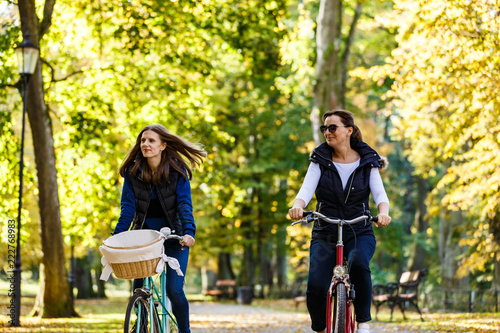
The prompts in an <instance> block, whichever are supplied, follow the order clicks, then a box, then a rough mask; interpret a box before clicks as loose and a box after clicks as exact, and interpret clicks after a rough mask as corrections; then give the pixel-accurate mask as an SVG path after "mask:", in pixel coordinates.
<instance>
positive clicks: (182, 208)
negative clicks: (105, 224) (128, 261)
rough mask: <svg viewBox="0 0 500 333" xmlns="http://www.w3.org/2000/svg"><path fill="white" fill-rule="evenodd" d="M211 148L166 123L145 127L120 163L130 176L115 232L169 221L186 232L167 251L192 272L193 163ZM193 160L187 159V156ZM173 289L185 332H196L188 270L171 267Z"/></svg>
mask: <svg viewBox="0 0 500 333" xmlns="http://www.w3.org/2000/svg"><path fill="white" fill-rule="evenodd" d="M206 156H207V154H206V152H205V151H204V150H203V149H202V148H201V147H199V146H197V145H195V144H193V143H190V142H188V141H186V140H184V139H182V138H181V137H179V136H177V135H174V134H172V133H170V132H169V131H168V130H167V129H166V128H165V127H164V126H162V125H149V126H146V127H145V128H143V129H142V131H141V132H140V133H139V136H138V137H137V140H136V142H135V145H134V147H133V148H132V149H131V150H130V151H129V152H128V153H127V156H126V157H125V160H124V161H123V163H122V165H121V167H120V175H121V176H122V177H124V178H125V182H124V184H123V191H122V197H121V214H120V218H119V219H118V223H117V225H116V227H115V234H117V233H120V232H123V231H127V230H128V229H129V228H130V226H131V225H132V229H134V230H135V229H153V230H158V231H159V230H160V229H161V228H163V227H169V228H170V229H171V230H172V232H173V233H175V234H176V235H181V236H183V237H184V239H183V241H182V242H179V241H177V240H167V241H165V245H164V246H165V254H166V255H167V256H169V257H174V258H176V259H177V260H178V261H179V264H180V267H181V270H182V272H183V274H184V275H185V274H186V268H187V263H188V259H189V247H190V246H192V245H193V244H194V242H195V239H194V237H195V232H196V225H195V222H194V218H193V205H192V202H191V186H190V183H189V179H191V177H192V171H191V169H190V167H189V166H188V164H187V161H188V162H190V164H191V166H196V165H200V164H201V163H202V162H203V157H206ZM186 160H187V161H186ZM167 280H168V283H167V294H168V297H169V298H170V300H171V302H172V312H173V313H174V316H175V318H176V319H177V323H178V324H179V332H180V333H190V332H191V330H190V328H189V303H188V301H187V299H186V296H185V294H184V290H183V285H184V276H178V275H177V273H176V272H175V271H174V270H173V269H171V268H170V267H168V268H167ZM140 287H142V279H137V280H134V287H133V288H134V289H135V288H140Z"/></svg>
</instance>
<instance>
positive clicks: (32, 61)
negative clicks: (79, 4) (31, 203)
mask: <svg viewBox="0 0 500 333" xmlns="http://www.w3.org/2000/svg"><path fill="white" fill-rule="evenodd" d="M16 53H17V63H18V68H19V74H21V77H22V78H23V125H22V132H21V161H20V164H19V165H20V167H19V208H18V211H17V239H16V241H17V243H16V261H15V263H14V265H15V268H14V279H15V282H14V288H15V289H14V298H15V299H14V318H13V321H12V326H21V325H20V323H19V317H20V316H21V271H22V270H21V243H20V242H21V208H22V204H23V169H24V126H25V124H26V103H27V99H26V98H27V92H28V83H29V79H30V76H31V75H32V74H33V73H34V72H35V67H36V63H37V62H38V55H39V53H40V50H39V49H38V47H36V46H35V45H34V44H33V43H31V41H30V34H29V32H28V33H26V35H24V39H23V42H22V43H21V44H19V46H18V47H16Z"/></svg>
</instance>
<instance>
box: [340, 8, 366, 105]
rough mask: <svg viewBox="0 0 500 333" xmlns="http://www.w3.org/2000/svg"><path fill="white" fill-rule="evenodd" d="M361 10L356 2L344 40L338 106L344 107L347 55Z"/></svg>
mask: <svg viewBox="0 0 500 333" xmlns="http://www.w3.org/2000/svg"><path fill="white" fill-rule="evenodd" d="M361 9H362V4H361V1H358V3H357V4H356V11H355V12H354V17H353V18H352V22H351V27H350V29H349V34H348V36H347V38H346V40H345V46H344V52H343V53H342V56H341V57H340V71H339V76H340V78H339V79H340V82H339V84H340V85H339V90H340V93H339V97H340V98H341V101H340V104H341V105H343V106H345V89H346V82H347V66H348V64H347V62H348V61H349V55H350V53H351V45H352V43H353V41H354V35H355V32H356V27H357V25H358V21H359V18H360V17H361V14H362V13H361Z"/></svg>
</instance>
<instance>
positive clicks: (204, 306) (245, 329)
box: [190, 303, 430, 333]
mask: <svg viewBox="0 0 500 333" xmlns="http://www.w3.org/2000/svg"><path fill="white" fill-rule="evenodd" d="M190 313H191V318H190V321H191V332H192V333H213V332H214V333H215V332H217V333H230V332H231V333H271V332H272V333H312V332H313V331H312V330H311V329H310V321H309V315H308V314H307V313H304V312H284V311H275V310H272V309H265V308H259V307H254V306H250V305H240V304H228V303H190ZM370 332H371V333H386V332H387V333H388V332H398V333H430V332H428V331H427V332H424V331H418V330H411V329H409V328H405V327H402V326H397V325H394V324H389V323H381V322H372V323H371V324H370Z"/></svg>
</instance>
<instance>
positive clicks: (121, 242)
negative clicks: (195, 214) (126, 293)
mask: <svg viewBox="0 0 500 333" xmlns="http://www.w3.org/2000/svg"><path fill="white" fill-rule="evenodd" d="M167 239H177V240H180V241H182V236H178V235H173V234H171V231H170V229H169V228H163V229H161V230H160V231H159V232H158V231H156V230H130V231H125V232H122V233H119V234H116V235H113V236H111V237H109V238H108V239H106V240H105V241H104V242H103V245H102V246H100V247H99V250H100V251H101V253H102V254H103V256H102V258H101V263H102V264H103V265H104V269H103V273H102V275H101V279H102V280H108V278H109V276H110V274H111V272H113V273H114V275H115V276H116V277H117V278H120V279H129V280H131V279H141V278H142V279H144V282H143V287H142V288H136V289H135V290H134V294H133V295H132V297H131V298H130V301H129V303H128V305H127V311H126V313H125V325H124V332H125V333H131V332H135V333H173V332H178V331H179V329H178V326H177V322H176V321H175V319H174V317H173V316H172V308H171V303H170V301H169V299H168V296H167V293H166V284H167V274H166V266H165V264H168V266H170V268H172V269H174V270H176V271H177V274H178V275H182V271H181V269H180V265H179V262H178V261H177V259H175V258H172V257H168V256H166V255H165V253H164V247H163V243H164V241H165V240H167Z"/></svg>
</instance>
